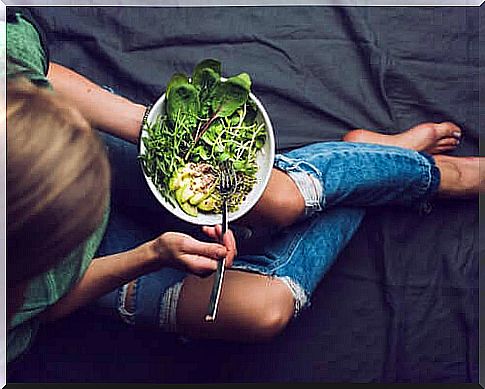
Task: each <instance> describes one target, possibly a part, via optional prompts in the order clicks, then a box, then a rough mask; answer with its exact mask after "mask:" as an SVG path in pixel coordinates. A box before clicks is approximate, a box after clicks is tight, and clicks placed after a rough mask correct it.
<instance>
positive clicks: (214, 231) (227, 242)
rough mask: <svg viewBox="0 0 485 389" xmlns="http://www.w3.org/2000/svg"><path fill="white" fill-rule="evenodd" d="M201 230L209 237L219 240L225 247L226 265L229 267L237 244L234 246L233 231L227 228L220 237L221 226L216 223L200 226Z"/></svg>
mask: <svg viewBox="0 0 485 389" xmlns="http://www.w3.org/2000/svg"><path fill="white" fill-rule="evenodd" d="M202 231H203V232H204V233H205V234H206V235H207V236H208V237H210V238H212V239H214V240H215V241H217V242H221V241H222V243H223V244H224V246H225V247H226V249H227V254H226V266H227V267H229V266H231V265H232V262H233V260H234V257H235V256H236V255H237V246H236V239H235V238H234V234H233V232H232V231H231V230H230V229H229V230H227V232H226V233H225V234H224V237H223V238H222V239H221V237H222V226H221V225H220V224H217V225H215V226H213V227H209V226H204V227H202Z"/></svg>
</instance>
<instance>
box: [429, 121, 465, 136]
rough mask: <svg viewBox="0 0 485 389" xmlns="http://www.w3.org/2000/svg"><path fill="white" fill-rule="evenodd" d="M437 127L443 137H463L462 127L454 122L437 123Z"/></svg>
mask: <svg viewBox="0 0 485 389" xmlns="http://www.w3.org/2000/svg"><path fill="white" fill-rule="evenodd" d="M435 128H436V131H437V132H438V133H439V135H440V137H441V138H445V137H450V138H456V139H460V138H461V128H460V127H458V126H457V125H456V124H454V123H452V122H442V123H437V124H435Z"/></svg>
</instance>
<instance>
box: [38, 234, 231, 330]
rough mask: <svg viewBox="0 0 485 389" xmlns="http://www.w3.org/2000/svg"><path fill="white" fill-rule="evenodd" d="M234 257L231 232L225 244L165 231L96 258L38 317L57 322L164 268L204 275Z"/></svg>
mask: <svg viewBox="0 0 485 389" xmlns="http://www.w3.org/2000/svg"><path fill="white" fill-rule="evenodd" d="M207 229H209V230H207ZM206 233H207V234H208V235H209V236H217V235H219V236H220V234H221V228H220V226H216V227H206ZM235 254H236V243H235V240H234V236H233V234H232V232H231V231H228V233H226V234H225V235H224V245H222V244H219V243H206V242H201V241H198V240H196V239H194V238H192V237H190V236H188V235H185V234H182V233H177V232H167V233H164V234H162V235H161V236H160V237H158V238H156V239H155V240H153V241H149V242H147V243H145V244H142V245H141V246H138V247H136V248H135V249H133V250H129V251H126V252H122V253H119V254H114V255H110V256H106V257H100V258H95V259H94V260H93V261H92V262H91V264H90V266H89V267H88V269H87V270H86V272H85V273H84V275H83V276H82V278H81V279H80V280H79V282H78V283H77V284H76V285H75V286H74V287H73V288H72V289H71V290H70V291H69V293H68V294H67V295H65V296H64V297H63V298H61V299H60V300H59V301H58V302H57V303H55V304H54V305H52V306H50V307H49V308H47V309H46V310H45V311H44V312H43V313H42V314H41V316H40V317H41V319H42V320H45V321H51V320H56V319H59V318H61V317H63V316H66V315H68V314H70V313H72V312H73V311H74V310H76V309H78V308H80V307H81V306H84V305H86V304H88V303H90V302H92V301H94V300H96V299H97V298H99V297H101V296H102V295H104V294H106V293H108V292H110V291H112V290H114V289H116V288H117V287H119V286H121V285H124V284H126V283H128V282H129V281H131V280H134V279H136V278H137V277H139V276H141V275H143V274H146V273H150V272H153V271H157V270H159V269H161V268H163V267H173V268H179V269H182V270H185V271H188V272H190V273H193V274H197V275H199V276H206V275H209V274H210V273H212V272H214V271H215V270H216V268H217V261H218V260H219V259H221V258H223V257H226V264H227V266H228V267H229V266H231V265H232V261H233V259H234V256H235Z"/></svg>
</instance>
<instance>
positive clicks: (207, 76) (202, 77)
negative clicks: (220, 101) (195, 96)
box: [192, 59, 221, 118]
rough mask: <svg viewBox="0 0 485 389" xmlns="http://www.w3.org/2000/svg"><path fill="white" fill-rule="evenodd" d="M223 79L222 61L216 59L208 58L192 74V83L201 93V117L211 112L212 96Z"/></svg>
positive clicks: (205, 116)
mask: <svg viewBox="0 0 485 389" xmlns="http://www.w3.org/2000/svg"><path fill="white" fill-rule="evenodd" d="M220 79H221V63H220V62H219V61H216V60H215V59H206V60H203V61H202V62H200V63H198V64H197V66H196V67H195V69H194V72H193V75H192V83H193V85H194V86H195V87H196V89H197V91H198V93H199V100H200V112H199V116H200V117H201V118H207V117H208V116H209V114H210V108H211V102H210V100H211V98H212V95H213V92H214V90H215V88H216V87H217V85H218V84H219V83H220Z"/></svg>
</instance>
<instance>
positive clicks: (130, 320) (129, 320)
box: [118, 280, 138, 325]
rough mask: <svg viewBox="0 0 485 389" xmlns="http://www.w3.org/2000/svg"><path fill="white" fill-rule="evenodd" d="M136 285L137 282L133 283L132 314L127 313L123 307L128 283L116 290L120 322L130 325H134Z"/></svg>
mask: <svg viewBox="0 0 485 389" xmlns="http://www.w3.org/2000/svg"><path fill="white" fill-rule="evenodd" d="M137 283H138V280H136V281H135V283H134V289H133V303H134V305H135V310H134V311H133V312H130V311H128V310H127V309H126V306H125V302H126V296H127V293H128V285H129V283H128V284H125V285H123V286H122V287H121V288H119V289H118V314H119V315H120V318H121V320H123V321H124V322H125V323H126V324H130V325H134V324H135V312H136V289H137Z"/></svg>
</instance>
